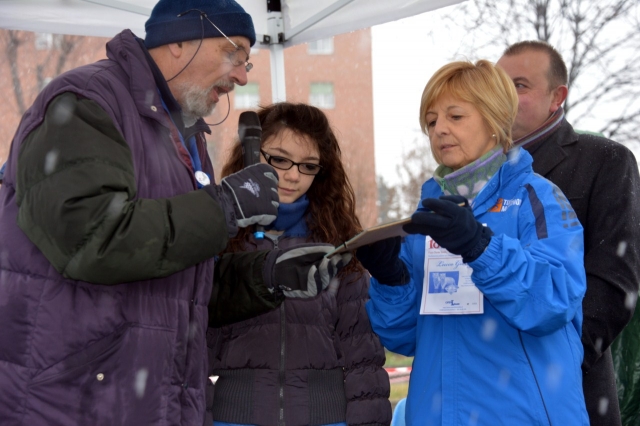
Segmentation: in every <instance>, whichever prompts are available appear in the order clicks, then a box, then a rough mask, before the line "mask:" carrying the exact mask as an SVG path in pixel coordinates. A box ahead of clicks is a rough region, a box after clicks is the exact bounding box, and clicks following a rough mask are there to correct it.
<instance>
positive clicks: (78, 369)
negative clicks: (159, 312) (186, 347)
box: [25, 324, 175, 426]
mask: <svg viewBox="0 0 640 426" xmlns="http://www.w3.org/2000/svg"><path fill="white" fill-rule="evenodd" d="M174 334H175V333H174V331H172V330H170V329H166V328H153V327H146V326H141V325H138V324H127V325H125V326H123V327H121V328H119V329H118V330H116V331H115V332H114V333H112V334H110V335H108V336H106V337H103V338H102V339H99V340H97V341H95V342H93V343H91V344H89V345H88V346H86V347H85V348H84V349H83V350H81V351H78V352H76V353H73V354H71V355H70V356H68V357H66V358H65V359H64V360H62V361H60V362H58V363H57V364H54V365H52V366H50V367H49V368H47V369H45V370H42V371H40V372H38V373H37V374H36V375H35V376H34V377H33V378H32V380H31V383H30V385H29V391H28V394H29V397H28V398H29V408H28V410H27V415H26V418H25V424H62V425H67V424H68V425H92V426H93V425H96V426H98V425H105V426H106V425H109V426H117V425H145V424H158V422H159V420H161V419H163V418H165V416H166V406H167V394H168V392H169V385H170V378H171V376H172V362H171V361H172V359H173V352H174V349H173V348H174V345H175V344H174V340H175V336H174ZM52 419H56V421H55V422H52Z"/></svg>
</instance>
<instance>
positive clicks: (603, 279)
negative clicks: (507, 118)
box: [528, 120, 640, 426]
mask: <svg viewBox="0 0 640 426" xmlns="http://www.w3.org/2000/svg"><path fill="white" fill-rule="evenodd" d="M528 150H529V152H530V153H531V155H532V156H533V160H534V161H533V170H534V171H535V172H536V173H539V174H541V175H542V176H544V177H546V178H547V179H549V180H551V181H552V182H553V183H555V184H556V185H558V186H559V187H560V189H561V190H562V192H564V194H565V195H566V196H567V198H568V199H569V202H570V203H571V206H572V207H573V209H574V210H575V212H576V214H577V215H578V219H579V220H580V223H581V224H582V226H583V227H584V256H585V257H584V266H585V269H586V272H587V293H586V295H585V298H584V300H583V303H582V310H583V313H584V322H583V324H582V343H583V346H584V361H583V363H582V371H583V383H582V385H583V388H584V394H585V400H586V404H587V410H588V411H589V418H590V421H591V424H592V425H596V426H597V425H602V426H615V425H619V424H620V414H619V407H618V397H617V393H616V382H615V375H614V370H613V364H612V360H611V350H610V345H611V343H612V342H613V340H614V339H615V338H616V336H617V335H618V334H619V333H620V332H621V331H622V329H623V328H624V327H625V325H627V323H628V322H629V321H630V319H631V317H632V315H633V309H634V306H635V298H636V296H637V292H638V282H640V177H639V176H638V164H637V163H636V159H635V158H634V156H633V154H632V153H631V151H629V149H627V148H626V147H624V146H623V145H620V144H618V143H616V142H613V141H611V140H608V139H605V138H602V137H598V136H594V135H590V134H577V133H576V132H575V131H574V130H573V128H572V127H571V125H570V124H569V123H568V122H567V121H566V120H564V121H563V122H562V124H561V126H560V127H559V128H558V130H556V131H555V132H554V133H553V134H551V135H550V136H549V137H548V138H547V139H545V140H542V141H539V142H537V143H535V144H534V145H533V146H532V147H529V148H528ZM602 408H604V410H606V411H605V412H604V414H601V413H600V410H602ZM604 410H602V411H604Z"/></svg>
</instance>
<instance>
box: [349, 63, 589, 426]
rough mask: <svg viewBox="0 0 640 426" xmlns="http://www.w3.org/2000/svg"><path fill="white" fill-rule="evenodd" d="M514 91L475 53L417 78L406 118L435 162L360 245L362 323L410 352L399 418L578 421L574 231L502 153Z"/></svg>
mask: <svg viewBox="0 0 640 426" xmlns="http://www.w3.org/2000/svg"><path fill="white" fill-rule="evenodd" d="M517 108H518V98H517V95H516V92H515V89H514V86H513V83H512V81H511V79H510V78H509V77H508V76H507V75H506V74H505V73H504V72H503V71H502V70H501V69H499V68H496V67H495V66H494V65H493V64H492V63H490V62H488V61H484V60H481V61H478V62H477V63H475V64H473V63H470V62H454V63H450V64H448V65H445V66H444V67H442V68H441V69H440V70H439V71H437V72H436V73H435V74H434V76H433V77H432V78H431V79H430V80H429V82H428V83H427V86H426V87H425V89H424V93H423V95H422V102H421V108H420V124H421V127H422V129H423V131H424V132H425V133H426V134H427V135H428V136H429V140H430V144H431V149H432V152H433V155H434V157H435V158H436V160H437V161H438V163H439V165H440V166H439V167H438V169H437V170H436V172H435V174H434V177H433V178H431V179H429V180H428V181H427V182H426V183H425V184H424V185H423V187H422V195H421V199H422V201H421V203H420V206H419V208H418V209H417V211H416V212H415V213H414V214H413V216H412V218H411V223H410V224H408V225H405V230H406V231H407V232H408V233H409V234H410V235H408V236H407V237H406V239H405V241H404V242H403V243H402V244H401V243H400V239H399V238H397V239H389V240H384V241H381V242H378V243H376V244H373V245H370V246H366V247H363V248H360V249H359V250H358V251H357V253H356V256H357V257H358V259H359V260H360V261H361V262H362V264H363V265H364V266H365V267H366V268H367V269H368V270H369V272H370V273H371V275H372V276H373V279H372V280H371V288H370V297H371V300H370V302H369V303H368V304H367V311H368V313H369V316H370V319H371V323H372V326H373V329H374V331H375V332H376V333H378V335H379V336H380V339H381V341H382V342H383V344H384V345H385V346H386V347H387V348H388V349H389V350H391V351H394V352H398V353H401V354H404V355H407V356H414V357H415V358H414V362H413V370H412V374H411V380H410V382H409V393H408V398H407V407H406V422H407V424H408V425H491V426H495V425H505V426H507V425H508V426H512V425H554V426H566V425H588V424H589V421H588V417H587V412H586V409H585V403H584V398H583V394H582V386H581V380H582V374H581V370H580V364H581V362H582V356H583V352H582V344H581V343H580V334H581V325H582V311H581V302H582V298H583V296H584V293H585V289H586V284H585V272H584V266H583V260H582V259H583V233H582V227H581V226H580V224H579V222H578V220H577V219H576V216H575V213H574V212H573V210H572V209H571V206H570V204H569V202H568V201H567V199H566V198H565V197H564V195H563V194H562V192H561V191H560V190H559V189H558V188H557V187H556V186H555V185H553V184H552V183H551V182H549V181H547V180H546V179H544V178H542V177H540V176H538V175H535V174H534V173H533V171H532V168H531V163H532V159H531V156H530V155H529V154H528V153H527V152H526V151H524V150H514V151H509V149H510V148H511V144H512V142H511V130H510V129H511V126H512V123H513V120H514V118H515V116H516V112H517Z"/></svg>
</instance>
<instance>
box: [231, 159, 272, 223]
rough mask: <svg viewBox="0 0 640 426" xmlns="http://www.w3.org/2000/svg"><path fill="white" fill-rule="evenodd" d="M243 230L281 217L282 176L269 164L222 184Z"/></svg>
mask: <svg viewBox="0 0 640 426" xmlns="http://www.w3.org/2000/svg"><path fill="white" fill-rule="evenodd" d="M220 186H222V190H223V193H224V195H225V197H226V198H227V200H229V201H230V202H231V204H232V205H233V207H234V211H235V215H236V220H237V222H238V226H239V227H240V228H245V227H247V226H250V225H255V224H258V225H269V224H270V223H271V222H273V221H274V220H276V217H277V216H278V206H279V205H280V203H279V201H280V198H279V197H278V174H277V173H276V171H275V170H274V168H273V167H271V166H270V165H268V164H253V165H251V166H248V167H245V168H244V169H242V170H240V171H239V172H236V173H234V174H232V175H229V176H227V177H225V178H223V179H222V181H221V182H220Z"/></svg>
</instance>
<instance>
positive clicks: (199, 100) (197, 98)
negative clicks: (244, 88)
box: [180, 80, 234, 127]
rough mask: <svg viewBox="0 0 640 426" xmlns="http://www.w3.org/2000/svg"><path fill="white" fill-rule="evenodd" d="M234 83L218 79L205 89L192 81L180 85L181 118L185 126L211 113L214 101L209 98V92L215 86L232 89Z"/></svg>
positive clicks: (214, 104) (191, 124) (189, 125)
mask: <svg viewBox="0 0 640 426" xmlns="http://www.w3.org/2000/svg"><path fill="white" fill-rule="evenodd" d="M233 86H234V84H233V83H231V82H229V81H227V80H218V81H216V82H214V83H213V84H212V85H211V86H209V87H208V88H206V89H202V88H201V87H199V86H196V85H195V84H193V83H189V82H185V83H182V84H181V85H180V89H181V91H182V94H183V96H182V99H183V101H182V103H181V105H180V106H181V107H182V120H183V121H184V125H185V127H191V126H193V125H194V124H195V122H196V121H197V120H198V119H199V118H201V117H207V116H209V115H211V114H213V111H214V109H215V108H216V105H217V104H216V103H215V102H211V101H210V100H209V93H211V91H212V90H215V88H216V87H222V88H227V89H229V88H230V89H232V90H233Z"/></svg>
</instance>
